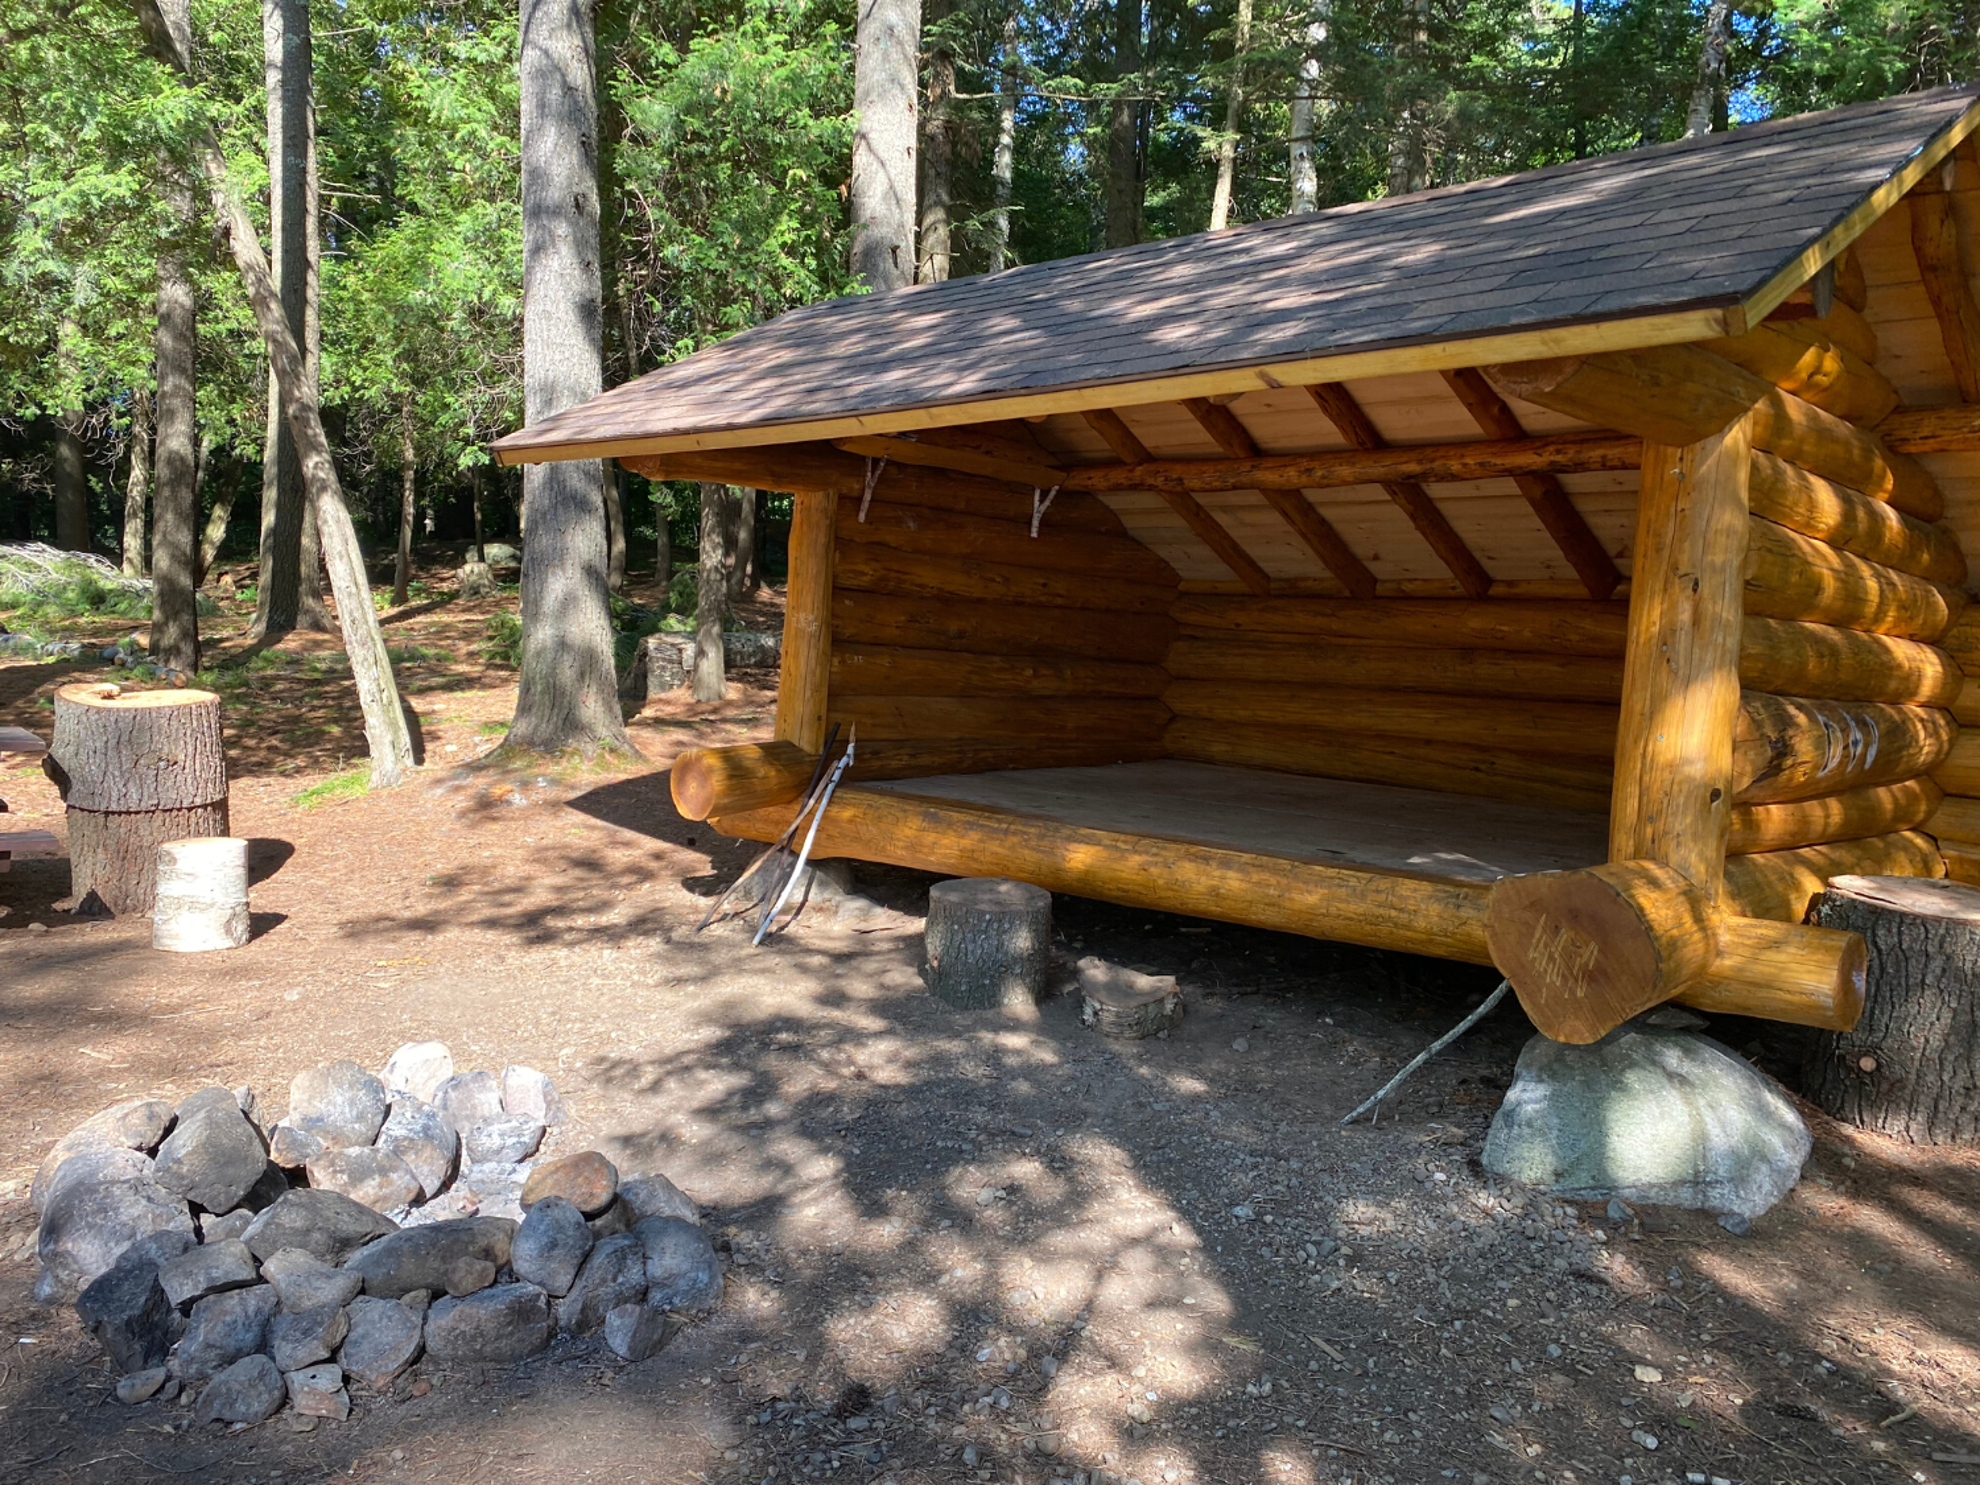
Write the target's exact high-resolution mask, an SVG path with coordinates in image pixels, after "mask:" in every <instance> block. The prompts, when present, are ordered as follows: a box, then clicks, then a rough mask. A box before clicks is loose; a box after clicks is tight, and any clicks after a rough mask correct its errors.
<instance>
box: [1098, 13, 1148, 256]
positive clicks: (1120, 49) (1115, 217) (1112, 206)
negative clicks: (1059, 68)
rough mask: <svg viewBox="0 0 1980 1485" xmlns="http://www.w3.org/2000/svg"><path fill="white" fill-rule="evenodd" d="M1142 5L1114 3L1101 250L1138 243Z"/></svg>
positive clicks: (1139, 234)
mask: <svg viewBox="0 0 1980 1485" xmlns="http://www.w3.org/2000/svg"><path fill="white" fill-rule="evenodd" d="M1140 73H1141V0H1114V82H1115V85H1116V87H1117V88H1118V89H1119V91H1120V93H1121V94H1122V95H1123V96H1120V97H1117V98H1115V99H1114V101H1113V104H1112V107H1111V108H1110V109H1109V112H1108V118H1107V194H1106V205H1107V221H1106V245H1107V246H1108V247H1110V248H1111V247H1127V246H1129V245H1131V244H1133V243H1137V242H1139V241H1141V190H1142V180H1141V103H1140V101H1139V100H1138V99H1136V98H1133V97H1129V96H1126V95H1129V94H1133V93H1138V92H1140V91H1141V89H1140V86H1139V84H1140Z"/></svg>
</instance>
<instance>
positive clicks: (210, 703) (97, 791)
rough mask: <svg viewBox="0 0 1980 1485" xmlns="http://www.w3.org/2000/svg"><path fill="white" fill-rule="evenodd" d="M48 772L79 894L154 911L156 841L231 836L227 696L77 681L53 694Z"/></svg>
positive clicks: (130, 909) (115, 907) (121, 909)
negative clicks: (62, 813) (64, 813)
mask: <svg viewBox="0 0 1980 1485" xmlns="http://www.w3.org/2000/svg"><path fill="white" fill-rule="evenodd" d="M45 766H46V769H47V772H48V775H49V777H50V778H52V779H54V781H55V786H56V788H57V789H59V790H60V791H61V794H62V800H63V802H64V803H65V804H66V805H67V806H68V820H69V861H70V872H71V884H72V888H73V891H74V895H75V898H76V901H77V902H78V903H80V902H81V901H82V900H83V898H85V897H86V896H88V895H89V894H90V893H91V892H94V893H95V894H96V895H97V897H98V898H99V899H100V900H101V901H102V903H103V905H104V906H105V907H107V908H109V909H110V911H111V912H113V913H147V912H150V911H151V905H152V898H153V891H154V885H155V883H156V880H157V868H158V847H159V846H160V845H161V844H162V843H163V842H165V841H168V840H183V839H187V838H189V837H194V836H210V835H225V834H226V833H227V762H226V757H225V755H224V754H223V752H222V750H221V745H220V698H219V697H217V696H215V695H213V694H212V693H211V692H210V691H190V690H186V691H128V692H120V691H119V690H118V688H117V687H115V686H102V685H87V684H79V685H71V686H63V687H62V688H61V689H59V690H58V691H57V692H56V693H55V731H54V735H53V737H52V738H51V740H50V742H49V745H48V757H47V760H46V764H45Z"/></svg>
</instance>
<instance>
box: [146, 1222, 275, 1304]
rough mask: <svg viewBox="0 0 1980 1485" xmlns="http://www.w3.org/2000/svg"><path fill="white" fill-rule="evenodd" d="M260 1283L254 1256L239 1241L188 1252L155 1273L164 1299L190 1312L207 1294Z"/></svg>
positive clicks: (221, 1292) (207, 1245) (205, 1245)
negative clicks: (163, 1292)
mask: <svg viewBox="0 0 1980 1485" xmlns="http://www.w3.org/2000/svg"><path fill="white" fill-rule="evenodd" d="M259 1279H260V1275H259V1274H258V1273H257V1272H256V1270H255V1265H254V1254H252V1253H250V1252H249V1251H248V1245H247V1244H246V1243H244V1242H242V1241H241V1240H240V1239H239V1238H224V1239H222V1240H221V1241H220V1242H217V1243H202V1244H201V1245H200V1246H199V1247H197V1248H188V1249H187V1250H186V1251H185V1252H183V1253H181V1254H180V1255H179V1256H178V1257H177V1258H174V1259H172V1260H171V1261H170V1262H169V1263H166V1264H164V1265H163V1266H162V1267H161V1268H160V1269H159V1270H158V1282H159V1283H160V1284H161V1285H162V1286H164V1289H165V1297H166V1298H167V1299H169V1300H171V1301H172V1303H173V1304H175V1305H177V1306H178V1307H179V1308H180V1309H182V1310H188V1309H191V1308H192V1307H193V1305H194V1304H196V1303H198V1302H199V1301H200V1300H202V1299H205V1298H206V1296H207V1295H209V1294H223V1293H225V1292H226V1291H227V1290H229V1289H245V1288H247V1286H248V1285H250V1284H253V1283H257V1282H259Z"/></svg>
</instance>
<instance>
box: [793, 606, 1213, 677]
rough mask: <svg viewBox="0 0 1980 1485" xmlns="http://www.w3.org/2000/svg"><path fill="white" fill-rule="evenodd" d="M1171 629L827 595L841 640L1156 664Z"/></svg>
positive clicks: (1119, 620)
mask: <svg viewBox="0 0 1980 1485" xmlns="http://www.w3.org/2000/svg"><path fill="white" fill-rule="evenodd" d="M1175 630H1176V626H1175V624H1174V623H1173V622H1172V621H1170V620H1169V619H1168V618H1167V617H1166V616H1156V615H1153V614H1127V613H1114V612H1109V611H1108V610H1105V609H1080V608H1057V607H1051V606H1047V605H1044V604H1030V603H1010V602H1000V601H994V600H987V599H967V598H944V597H932V598H930V597H909V596H904V595H901V594H895V593H860V592H853V591H852V590H850V589H846V588H841V589H838V590H837V591H835V592H834V593H833V594H832V638H833V641H834V642H835V643H841V644H859V645H899V646H902V647H905V648H908V649H923V650H954V651H956V652H957V653H962V654H978V655H1058V656H1065V657H1068V658H1072V659H1092V660H1122V661H1131V662H1136V663H1140V664H1155V663H1157V662H1159V661H1160V660H1161V658H1162V655H1163V652H1164V651H1166V650H1167V649H1168V647H1169V640H1170V638H1171V637H1172V636H1173V635H1174V634H1175Z"/></svg>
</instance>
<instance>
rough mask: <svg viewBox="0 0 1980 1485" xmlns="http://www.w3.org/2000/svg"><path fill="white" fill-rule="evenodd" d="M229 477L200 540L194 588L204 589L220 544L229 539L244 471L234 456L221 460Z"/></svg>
mask: <svg viewBox="0 0 1980 1485" xmlns="http://www.w3.org/2000/svg"><path fill="white" fill-rule="evenodd" d="M221 463H222V464H224V465H225V466H226V467H227V470H228V475H229V477H228V478H227V479H225V480H223V481H221V483H220V485H219V489H218V493H216V494H215V495H214V497H213V509H212V510H210V511H208V512H207V515H206V530H205V532H204V533H202V534H201V536H200V538H199V572H198V573H197V574H196V579H197V580H196V581H195V583H194V585H193V586H195V587H204V586H205V585H206V575H207V574H208V573H209V572H211V571H212V570H213V559H214V558H215V557H217V556H219V555H220V543H221V542H223V541H225V540H226V539H227V523H228V522H229V521H231V520H232V519H233V518H234V503H235V502H236V501H237V500H239V499H240V495H241V476H242V470H241V467H240V463H239V461H238V460H236V459H235V458H233V456H232V455H229V456H227V457H226V458H224V459H222V460H221Z"/></svg>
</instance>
